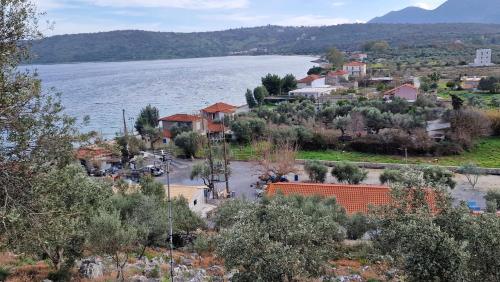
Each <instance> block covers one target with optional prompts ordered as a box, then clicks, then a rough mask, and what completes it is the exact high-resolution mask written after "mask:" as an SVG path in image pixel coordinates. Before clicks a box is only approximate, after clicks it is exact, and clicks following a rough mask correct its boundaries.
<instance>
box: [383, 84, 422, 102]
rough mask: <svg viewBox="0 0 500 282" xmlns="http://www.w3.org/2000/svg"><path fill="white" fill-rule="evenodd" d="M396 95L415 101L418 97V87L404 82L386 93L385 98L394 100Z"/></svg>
mask: <svg viewBox="0 0 500 282" xmlns="http://www.w3.org/2000/svg"><path fill="white" fill-rule="evenodd" d="M394 97H399V98H401V99H405V100H406V101H408V102H415V101H416V100H417V98H418V88H417V87H415V86H413V85H411V84H403V85H401V86H399V87H396V88H394V89H391V90H389V91H386V92H385V93H384V99H385V100H392V99H393V98H394Z"/></svg>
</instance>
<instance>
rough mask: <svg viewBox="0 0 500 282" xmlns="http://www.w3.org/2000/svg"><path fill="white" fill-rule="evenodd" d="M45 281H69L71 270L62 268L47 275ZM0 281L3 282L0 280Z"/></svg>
mask: <svg viewBox="0 0 500 282" xmlns="http://www.w3.org/2000/svg"><path fill="white" fill-rule="evenodd" d="M47 279H49V280H51V281H54V282H67V281H71V270H70V269H68V268H63V269H61V270H59V271H54V272H51V273H49V275H48V276H47ZM0 281H3V280H1V279H0Z"/></svg>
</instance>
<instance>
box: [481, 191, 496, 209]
mask: <svg viewBox="0 0 500 282" xmlns="http://www.w3.org/2000/svg"><path fill="white" fill-rule="evenodd" d="M484 199H485V200H486V202H491V203H492V204H493V203H494V204H495V205H496V207H495V208H496V210H495V211H497V210H500V192H497V191H493V190H490V191H488V193H486V196H484Z"/></svg>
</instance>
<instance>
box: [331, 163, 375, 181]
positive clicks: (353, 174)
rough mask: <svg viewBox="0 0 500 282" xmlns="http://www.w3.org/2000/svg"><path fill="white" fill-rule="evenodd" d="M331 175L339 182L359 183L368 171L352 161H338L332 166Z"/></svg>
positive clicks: (366, 175)
mask: <svg viewBox="0 0 500 282" xmlns="http://www.w3.org/2000/svg"><path fill="white" fill-rule="evenodd" d="M332 176H333V177H335V178H336V179H337V180H338V181H339V182H341V183H349V184H359V183H361V182H363V181H364V180H365V179H366V178H367V177H368V171H366V170H364V169H361V168H359V167H358V166H357V165H355V164H352V163H347V162H340V163H338V164H336V165H335V166H333V169H332Z"/></svg>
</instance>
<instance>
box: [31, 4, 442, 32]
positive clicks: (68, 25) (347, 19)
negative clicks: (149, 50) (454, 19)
mask: <svg viewBox="0 0 500 282" xmlns="http://www.w3.org/2000/svg"><path fill="white" fill-rule="evenodd" d="M33 1H34V2H35V3H36V4H37V5H38V9H39V11H41V12H45V15H44V16H43V19H44V20H46V21H51V22H53V23H54V24H53V29H45V33H46V34H47V35H54V34H67V33H82V32H98V31H110V30H117V29H141V30H151V31H178V32H190V31H210V30H222V29H227V28H237V27H249V26H262V25H267V24H276V25H293V26H312V25H334V24H341V23H354V22H366V21H368V20H370V19H371V18H373V17H375V16H380V15H383V14H385V13H387V12H389V11H392V10H399V9H402V8H404V7H407V6H418V7H422V8H426V9H433V8H435V7H437V6H439V5H440V4H442V3H443V2H445V0H33Z"/></svg>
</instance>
